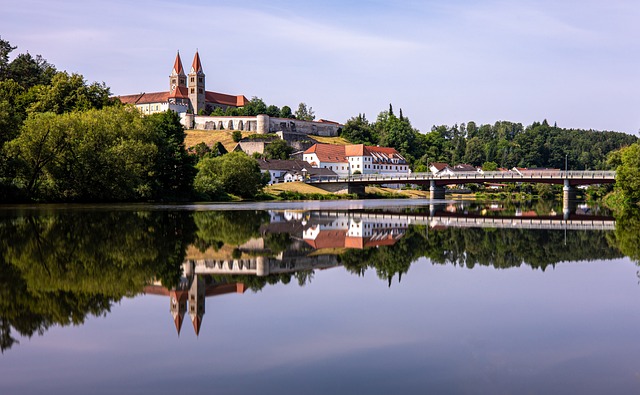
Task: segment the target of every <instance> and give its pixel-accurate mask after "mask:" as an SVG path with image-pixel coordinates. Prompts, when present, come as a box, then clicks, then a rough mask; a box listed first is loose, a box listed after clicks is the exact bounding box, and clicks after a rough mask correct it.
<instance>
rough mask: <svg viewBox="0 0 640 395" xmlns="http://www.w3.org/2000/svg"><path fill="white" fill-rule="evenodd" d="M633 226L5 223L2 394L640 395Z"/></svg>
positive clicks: (399, 208) (544, 208) (410, 210)
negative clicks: (577, 394)
mask: <svg viewBox="0 0 640 395" xmlns="http://www.w3.org/2000/svg"><path fill="white" fill-rule="evenodd" d="M638 224H640V220H637V219H635V218H618V219H617V220H616V219H615V218H613V217H611V216H610V214H609V213H607V212H604V211H601V210H598V209H595V208H587V207H576V208H572V211H571V215H570V216H569V217H568V218H567V217H563V214H562V208H561V207H560V208H558V207H554V206H553V205H548V204H538V205H535V206H532V207H531V206H511V205H502V204H494V205H486V206H480V205H475V204H469V203H464V204H463V203H460V202H457V203H456V202H450V203H447V204H443V205H438V206H428V205H424V204H423V202H418V201H406V200H405V201H389V200H385V201H366V202H311V203H262V204H242V205H228V204H227V205H225V204H222V205H197V206H175V205H171V206H144V205H140V206H118V207H114V206H38V207H4V208H1V209H0V237H1V240H2V242H1V243H0V345H1V346H2V351H3V353H2V355H0V394H42V393H46V394H114V393H118V394H149V393H153V394H175V393H189V394H200V393H207V394H208V393H216V394H249V393H260V394H283V393H284V394H289V393H290V394H356V393H357V394H395V393H412V394H413V393H417V394H423V393H434V394H474V393H490V394H550V393H553V394H576V393H581V394H601V393H615V394H637V393H640V340H639V339H640V335H639V334H640V285H639V277H638V270H639V269H638V266H637V265H636V261H635V260H634V259H632V258H629V257H628V256H632V257H636V258H637V256H638V255H637V251H638V246H637V245H638V243H637V240H638V237H639V236H638V235H639V234H640V226H638Z"/></svg>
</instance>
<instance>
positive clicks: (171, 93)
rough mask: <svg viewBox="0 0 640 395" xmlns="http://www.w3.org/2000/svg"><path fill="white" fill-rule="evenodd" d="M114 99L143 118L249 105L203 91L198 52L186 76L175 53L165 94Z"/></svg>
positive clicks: (236, 98) (233, 97)
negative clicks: (134, 110) (145, 116)
mask: <svg viewBox="0 0 640 395" xmlns="http://www.w3.org/2000/svg"><path fill="white" fill-rule="evenodd" d="M116 97H117V98H118V99H120V101H121V102H122V103H125V104H133V105H134V106H135V107H136V108H138V109H139V110H140V111H141V112H142V113H143V114H145V115H148V114H154V113H157V112H164V111H167V110H173V111H175V112H178V113H186V112H187V111H191V112H193V113H194V114H198V113H199V112H200V111H201V110H205V109H206V108H210V109H211V110H213V109H215V108H222V109H227V108H229V107H236V108H237V107H243V106H244V105H245V104H246V103H247V102H248V100H247V98H246V97H245V96H243V95H228V94H225V93H218V92H212V91H207V90H206V89H205V74H204V70H203V68H202V63H201V62H200V55H199V54H198V51H196V54H195V56H194V57H193V63H192V65H191V70H190V72H189V74H188V75H186V74H185V72H184V68H183V67H182V60H181V59H180V52H178V54H177V55H176V59H175V61H174V63H173V69H172V70H171V75H170V76H169V90H168V91H163V92H153V93H146V92H145V93H139V94H135V95H125V96H116Z"/></svg>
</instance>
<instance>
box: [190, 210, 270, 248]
mask: <svg viewBox="0 0 640 395" xmlns="http://www.w3.org/2000/svg"><path fill="white" fill-rule="evenodd" d="M193 217H194V221H195V223H196V226H197V227H198V230H197V232H196V241H195V243H196V245H197V246H198V248H200V249H201V250H202V251H204V250H206V249H207V248H209V247H213V248H214V249H218V248H220V247H222V245H224V244H229V245H231V246H239V245H241V244H244V243H246V242H247V241H248V240H249V239H251V238H252V237H259V236H260V225H262V224H263V223H267V222H269V214H268V213H267V212H265V211H197V212H195V213H194V214H193Z"/></svg>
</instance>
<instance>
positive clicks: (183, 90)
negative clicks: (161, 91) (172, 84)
mask: <svg viewBox="0 0 640 395" xmlns="http://www.w3.org/2000/svg"><path fill="white" fill-rule="evenodd" d="M168 97H175V98H177V99H188V98H189V88H187V87H186V86H176V89H175V90H174V91H173V93H169V95H168Z"/></svg>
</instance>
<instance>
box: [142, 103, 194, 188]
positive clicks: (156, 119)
mask: <svg viewBox="0 0 640 395" xmlns="http://www.w3.org/2000/svg"><path fill="white" fill-rule="evenodd" d="M143 126H144V127H145V128H146V129H148V131H149V132H150V133H151V135H152V138H151V141H152V142H153V143H154V144H155V146H156V147H157V154H156V157H155V160H154V169H153V191H152V196H153V198H155V199H159V200H175V199H181V198H186V197H189V196H190V195H191V191H192V188H193V178H194V177H195V173H196V170H195V168H194V165H195V163H194V160H193V158H191V156H189V154H188V153H187V150H186V149H185V146H184V139H185V137H186V134H185V132H184V127H183V126H182V124H181V123H180V115H178V113H176V112H174V111H165V112H162V113H156V114H151V115H148V116H146V117H144V118H143Z"/></svg>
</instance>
